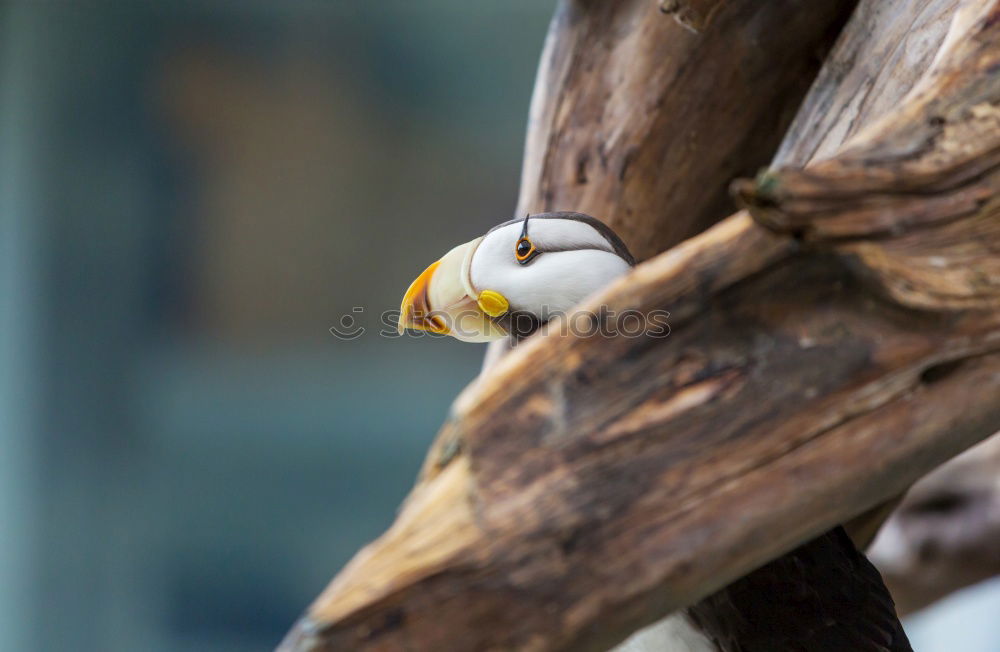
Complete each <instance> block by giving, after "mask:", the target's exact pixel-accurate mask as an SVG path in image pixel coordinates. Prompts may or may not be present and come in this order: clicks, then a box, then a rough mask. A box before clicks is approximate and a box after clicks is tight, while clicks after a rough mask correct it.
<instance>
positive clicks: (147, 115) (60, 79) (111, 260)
mask: <svg viewBox="0 0 1000 652" xmlns="http://www.w3.org/2000/svg"><path fill="white" fill-rule="evenodd" d="M553 4H554V2H553V1H552V0H545V1H539V0H503V1H501V0H491V1H488V2H475V3H471V2H465V1H463V0H432V1H427V2H421V3H414V2H401V1H390V2H379V3H375V2H337V1H335V0H329V1H319V0H313V1H305V0H284V1H283V2H262V1H246V0H245V1H242V2H239V1H236V0H232V1H224V0H210V1H202V2H185V1H175V2H165V1H164V2H154V1H152V0H150V1H140V0H135V1H130V2H126V1H117V2H115V1H111V0H107V1H101V0H75V1H74V0H63V1H58V0H22V1H16V0H15V1H7V2H3V1H0V650H3V651H7V650H11V651H14V650H46V651H47V650H53V651H63V650H73V651H83V652H88V651H91V650H92V651H95V652H96V651H119V650H121V651H133V650H135V651H138V650H142V651H144V652H145V651H151V652H158V651H173V650H178V651H179V650H185V651H188V650H190V651H200V650H213V651H223V652H225V651H227V650H265V649H270V648H271V647H273V646H274V645H275V644H276V643H277V641H278V640H279V639H280V637H281V636H282V634H283V633H284V632H285V630H286V629H287V627H288V626H289V624H290V623H291V622H292V620H293V619H294V618H295V616H296V615H297V614H298V613H299V612H300V611H301V610H302V609H303V608H304V607H305V606H306V605H307V604H308V602H309V601H310V600H311V599H312V598H313V597H314V596H315V595H316V594H317V593H318V592H319V591H320V590H321V589H322V587H323V586H324V585H325V584H326V582H327V581H328V579H329V578H330V577H332V576H333V574H334V573H335V572H336V570H337V569H338V568H339V567H340V566H341V565H342V564H343V563H344V562H345V561H346V560H347V559H348V558H349V556H350V555H351V554H352V553H353V552H354V551H355V550H356V549H357V548H358V547H359V546H361V545H362V544H364V543H365V542H367V541H369V540H370V539H372V538H373V537H375V536H377V535H378V534H379V533H380V532H381V531H382V530H383V529H384V527H385V526H386V525H387V524H388V523H389V522H390V521H391V519H392V517H393V514H394V512H395V509H396V506H397V505H398V503H399V502H400V500H401V499H402V498H403V496H404V495H405V494H406V492H407V490H408V489H409V487H410V486H411V485H412V483H413V480H414V478H415V475H416V472H417V469H418V467H419V464H420V462H421V460H422V457H423V454H424V451H425V449H426V447H427V445H428V444H429V442H430V440H431V438H432V436H433V435H434V433H435V431H436V430H437V428H438V426H439V424H440V423H441V421H442V419H443V417H444V416H445V413H446V411H447V408H448V405H449V403H450V401H451V399H452V398H453V397H454V395H455V394H456V393H457V392H458V391H459V390H460V389H461V388H462V387H463V386H464V385H465V384H466V383H467V382H469V380H471V379H472V378H473V376H474V375H475V374H476V372H477V370H478V367H479V364H480V361H481V356H482V349H481V347H480V346H476V345H467V344H460V343H457V342H454V341H443V340H441V339H437V338H426V337H425V338H413V337H406V338H386V337H380V336H379V335H378V334H377V332H378V331H379V330H380V329H381V328H382V324H381V323H380V320H379V314H380V313H382V312H383V311H385V310H391V309H394V308H397V307H398V304H399V299H400V297H401V295H402V292H403V290H405V288H406V286H407V284H408V283H409V281H410V280H412V279H413V278H414V276H415V275H416V274H417V273H418V272H419V271H420V270H421V269H423V267H424V266H425V265H426V264H427V263H429V262H431V261H432V260H433V259H435V258H436V257H437V256H438V255H440V254H441V253H443V252H444V251H446V250H447V249H448V248H450V247H451V246H453V245H455V244H457V243H461V242H464V241H467V240H469V239H471V238H473V237H475V236H476V235H479V234H481V233H482V232H483V231H484V230H486V229H487V228H488V227H489V226H491V225H493V224H495V223H496V222H498V221H500V220H503V219H506V218H508V217H510V215H511V212H512V211H513V209H514V201H515V197H516V189H517V181H518V173H519V168H520V156H521V148H522V142H523V131H524V123H525V119H526V115H527V108H528V99H529V93H530V90H531V86H532V83H533V79H534V71H535V66H536V64H537V59H538V55H539V52H540V49H541V45H542V40H543V37H544V33H545V29H546V26H547V22H548V18H549V16H550V14H551V10H552V6H553ZM566 208H572V207H566ZM354 308H363V309H364V312H353V310H354ZM344 315H350V316H351V317H353V318H354V319H355V320H356V324H357V325H359V326H362V327H365V328H366V329H367V331H366V333H365V334H364V335H363V336H361V337H359V338H357V339H355V340H351V341H342V340H338V339H336V338H334V337H333V336H332V335H331V334H330V332H329V328H330V327H331V326H335V325H338V324H341V318H342V316H344ZM994 594H995V593H994ZM977 604H978V605H982V604H983V603H982V601H978V602H977ZM928 627H930V628H931V630H933V625H930V626H928ZM991 631H994V632H995V629H993V630H991ZM927 640H930V639H927ZM983 640H986V639H983ZM915 642H916V641H915ZM994 642H995V641H994ZM997 645H998V647H994V648H990V647H981V648H973V647H969V646H966V647H963V648H961V649H963V650H972V649H982V650H989V649H993V650H997V649H1000V643H998V644H997ZM922 649H939V650H945V649H946V648H944V647H937V648H931V647H926V648H922Z"/></svg>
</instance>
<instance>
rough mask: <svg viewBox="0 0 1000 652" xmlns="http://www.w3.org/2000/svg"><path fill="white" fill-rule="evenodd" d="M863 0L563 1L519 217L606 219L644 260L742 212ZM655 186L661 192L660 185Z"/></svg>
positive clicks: (534, 120)
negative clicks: (735, 195) (737, 191)
mask: <svg viewBox="0 0 1000 652" xmlns="http://www.w3.org/2000/svg"><path fill="white" fill-rule="evenodd" d="M854 4H855V0H831V1H829V2H819V3H817V2H814V1H813V0H773V1H771V2H766V3H761V2H758V1H756V0H735V1H732V2H722V1H721V0H678V1H677V2H668V3H662V4H661V7H662V8H663V9H664V10H665V11H666V12H667V13H671V14H673V15H675V16H676V17H677V18H678V20H679V21H681V22H684V23H686V24H687V25H688V26H694V27H696V28H697V29H699V30H702V31H701V32H700V33H695V32H694V31H692V30H690V29H687V28H685V27H682V26H681V25H679V24H678V22H677V21H675V20H672V19H671V18H670V16H668V15H664V14H663V13H661V11H658V10H657V6H656V4H655V3H654V2H651V1H650V0H617V1H615V2H582V1H579V0H564V1H563V2H561V3H560V5H559V8H558V10H557V12H556V16H555V18H554V19H553V22H552V27H551V29H550V32H549V37H548V39H547V42H546V46H545V51H544V53H543V55H542V62H541V64H540V67H539V71H538V78H537V80H536V84H535V93H534V97H533V99H532V108H531V115H530V119H529V130H528V140H527V143H526V152H525V158H524V161H525V162H524V169H523V172H522V178H521V196H520V199H519V201H518V214H522V213H525V212H532V213H537V212H542V211H547V210H574V211H581V212H584V213H589V214H591V215H599V216H601V219H602V220H604V221H605V222H607V223H608V224H609V225H610V226H611V227H612V228H613V229H614V230H615V231H616V232H617V233H618V234H619V235H620V236H621V237H622V238H623V239H624V240H625V241H626V242H628V243H630V245H631V247H632V250H633V253H634V254H635V255H636V257H637V258H638V259H639V260H643V259H646V258H648V257H650V256H652V255H654V254H657V253H660V252H661V251H665V250H666V249H668V248H669V247H671V246H673V245H675V244H677V243H678V242H680V241H681V240H683V239H684V238H687V237H690V236H692V235H694V234H696V233H699V232H701V231H703V230H704V229H705V228H707V227H708V226H710V225H711V224H713V223H715V222H717V221H718V220H720V219H721V218H723V217H725V216H726V215H728V214H729V213H731V212H732V203H731V201H730V200H729V198H728V196H727V194H726V187H727V186H728V184H729V182H730V181H731V180H732V179H733V178H734V177H736V176H740V175H746V174H752V173H753V172H754V171H756V169H757V168H758V167H760V166H761V165H764V164H766V163H767V161H768V160H769V159H770V157H771V155H772V153H773V152H774V150H775V148H776V147H777V145H778V142H779V141H780V138H781V134H782V133H783V132H784V130H785V128H786V127H787V125H788V124H789V122H790V121H791V119H792V116H793V115H794V113H795V108H796V107H797V106H798V104H799V102H800V101H801V100H802V97H803V96H804V95H805V93H806V91H807V90H808V89H809V84H810V83H811V82H812V80H813V78H814V77H815V76H816V72H817V71H818V69H819V66H820V64H821V62H822V57H821V55H822V52H824V51H825V50H827V49H829V47H830V46H831V45H832V41H833V39H834V38H835V37H836V34H837V28H839V26H840V25H841V24H843V22H844V21H845V20H846V19H847V16H848V15H849V12H850V10H851V9H852V8H853V6H854ZM651 180H655V181H656V182H655V183H651V182H650V181H651Z"/></svg>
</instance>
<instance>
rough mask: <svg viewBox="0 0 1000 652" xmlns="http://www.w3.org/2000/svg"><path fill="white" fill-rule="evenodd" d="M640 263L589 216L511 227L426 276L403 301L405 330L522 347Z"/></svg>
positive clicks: (450, 256) (457, 251)
mask: <svg viewBox="0 0 1000 652" xmlns="http://www.w3.org/2000/svg"><path fill="white" fill-rule="evenodd" d="M634 264H635V259H634V258H633V257H632V254H630V253H629V251H628V248H627V247H626V246H625V244H624V243H623V242H622V241H621V239H620V238H619V237H618V236H617V235H615V233H614V232H613V231H612V230H611V229H610V228H608V227H607V226H606V225H605V224H604V223H603V222H601V221H600V220H597V219H596V218H593V217H591V216H589V215H584V214H583V213H541V214H538V215H529V216H527V217H524V218H520V219H515V220H511V221H509V222H504V223H503V224H500V225H498V226H495V227H493V228H492V229H491V230H490V231H488V232H487V233H486V235H484V236H481V237H479V238H476V239H475V240H473V241H471V242H467V243H465V244H463V245H459V246H457V247H455V248H454V249H452V250H451V251H449V252H448V253H447V254H445V255H444V256H443V257H442V258H441V259H440V260H438V261H436V262H434V263H433V264H431V265H430V267H428V268H427V269H425V270H424V272H423V273H422V274H421V275H420V276H418V277H417V279H416V280H415V281H413V283H411V284H410V288H409V289H408V290H407V291H406V294H405V296H404V297H403V303H402V306H401V307H400V315H399V330H400V332H402V331H403V330H405V329H407V328H412V329H417V330H425V331H430V332H432V333H440V334H446V335H451V336H453V337H455V338H457V339H459V340H463V341H467V342H485V341H489V340H495V339H500V338H504V337H510V338H511V339H512V340H514V341H517V340H519V339H521V338H523V337H526V336H527V335H530V334H531V333H532V332H534V331H535V330H537V329H538V328H539V327H540V326H541V325H542V324H544V323H545V322H547V321H548V320H549V319H551V318H552V317H553V316H555V315H557V314H564V313H567V312H568V311H569V310H570V309H571V308H572V307H573V306H575V305H576V304H578V303H580V301H582V300H583V299H584V298H586V297H587V296H588V295H590V294H592V293H593V292H595V291H597V290H599V289H600V288H602V287H604V286H605V285H607V284H608V283H609V282H610V281H611V280H613V279H615V278H617V277H619V276H621V275H622V274H624V273H625V272H627V271H628V270H629V268H631V267H632V266H633V265H634Z"/></svg>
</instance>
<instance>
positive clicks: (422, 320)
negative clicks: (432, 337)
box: [399, 260, 448, 335]
mask: <svg viewBox="0 0 1000 652" xmlns="http://www.w3.org/2000/svg"><path fill="white" fill-rule="evenodd" d="M440 265H441V261H440V260H437V261H434V262H433V263H431V265H430V266H429V267H428V268H427V269H425V270H424V271H423V272H421V274H420V276H418V277H417V278H416V280H414V281H413V283H410V287H409V288H407V290H406V294H404V295H403V303H402V304H401V305H400V307H399V332H400V333H402V332H403V331H405V330H406V329H407V328H412V329H414V330H418V331H430V332H431V333H437V334H439V335H447V334H448V327H447V326H446V325H445V324H444V321H443V320H442V319H441V318H440V317H439V316H437V315H435V314H433V313H432V312H431V306H430V299H429V298H428V292H429V291H430V285H431V278H433V276H434V272H435V271H436V270H437V268H438V267H439V266H440Z"/></svg>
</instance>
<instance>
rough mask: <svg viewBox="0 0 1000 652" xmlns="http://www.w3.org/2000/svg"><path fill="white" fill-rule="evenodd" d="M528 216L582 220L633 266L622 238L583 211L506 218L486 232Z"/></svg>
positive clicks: (518, 221) (520, 220)
mask: <svg viewBox="0 0 1000 652" xmlns="http://www.w3.org/2000/svg"><path fill="white" fill-rule="evenodd" d="M528 217H530V218H531V219H532V220H574V221H576V222H583V223H584V224H587V225H589V226H592V227H593V228H594V230H595V231H597V232H598V233H599V234H601V237H603V238H604V239H605V241H607V243H608V244H609V245H611V249H612V251H614V252H615V254H616V255H617V256H618V257H619V258H621V259H622V260H624V261H625V262H626V263H628V264H629V265H631V266H633V267H634V266H635V257H634V256H633V255H632V252H630V251H629V250H628V247H627V246H625V243H624V242H622V239H621V238H619V237H618V234H617V233H615V232H614V231H612V230H611V227H610V226H608V225H607V224H605V223H604V222H602V221H600V220H599V219H597V218H596V217H591V216H590V215H587V214H585V213H574V212H572V211H556V212H553V213H536V214H535V215H530V216H527V217H519V218H516V219H513V220H507V221H506V222H504V223H502V224H497V225H496V226H494V227H493V228H492V229H490V230H489V231H487V232H486V233H487V234H489V233H492V232H493V231H496V230H497V229H499V228H502V227H505V226H509V225H511V224H518V223H520V222H526V221H527V220H528ZM525 227H527V224H525ZM522 231H523V230H522Z"/></svg>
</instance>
